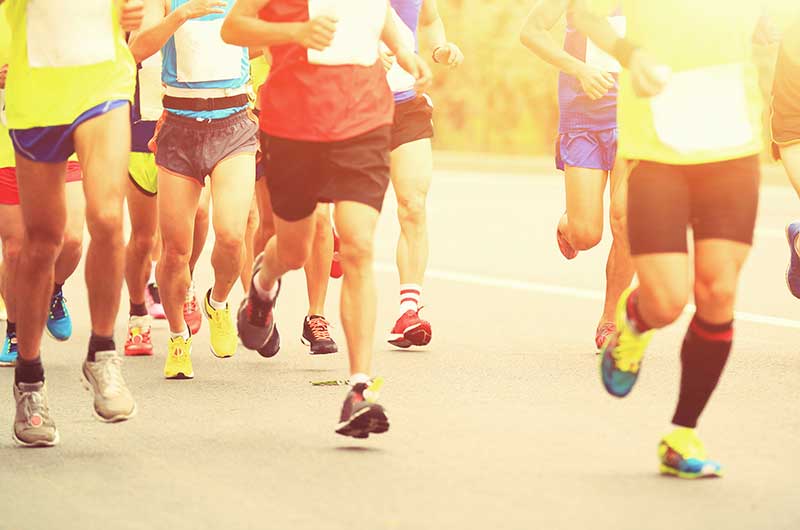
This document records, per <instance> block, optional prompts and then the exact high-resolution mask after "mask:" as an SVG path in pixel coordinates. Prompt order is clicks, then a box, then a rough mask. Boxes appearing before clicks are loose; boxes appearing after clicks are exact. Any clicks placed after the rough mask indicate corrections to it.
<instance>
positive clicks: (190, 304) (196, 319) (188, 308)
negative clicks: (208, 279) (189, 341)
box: [183, 284, 203, 335]
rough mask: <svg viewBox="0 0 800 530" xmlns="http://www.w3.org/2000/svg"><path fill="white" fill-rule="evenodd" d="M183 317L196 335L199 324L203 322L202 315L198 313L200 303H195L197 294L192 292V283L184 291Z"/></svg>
mask: <svg viewBox="0 0 800 530" xmlns="http://www.w3.org/2000/svg"><path fill="white" fill-rule="evenodd" d="M183 319H184V320H185V321H186V325H187V326H189V331H191V332H192V335H197V332H198V331H200V326H201V325H202V324H203V315H202V313H200V305H199V304H198V303H197V296H195V294H194V284H192V286H191V287H190V288H189V291H187V293H186V301H185V302H184V303H183Z"/></svg>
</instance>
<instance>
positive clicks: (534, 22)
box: [519, 0, 586, 77]
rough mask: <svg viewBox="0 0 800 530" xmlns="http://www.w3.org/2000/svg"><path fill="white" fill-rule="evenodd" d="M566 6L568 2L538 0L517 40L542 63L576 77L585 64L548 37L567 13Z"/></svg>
mask: <svg viewBox="0 0 800 530" xmlns="http://www.w3.org/2000/svg"><path fill="white" fill-rule="evenodd" d="M568 4H569V0H538V2H537V3H536V5H535V6H533V9H531V12H530V13H528V17H527V18H526V19H525V24H524V25H523V26H522V30H521V31H520V33H519V40H520V42H521V43H522V45H523V46H525V47H526V48H528V49H529V50H530V51H532V52H533V53H535V54H536V55H537V56H539V57H540V58H541V59H542V60H543V61H546V62H547V63H549V64H551V65H553V66H555V67H556V68H558V69H559V70H560V71H562V72H564V73H567V74H569V75H572V76H575V77H577V75H578V72H579V71H580V70H581V69H582V68H584V67H585V66H586V63H584V62H583V61H581V60H579V59H577V58H576V57H573V56H572V55H570V54H569V53H567V52H566V51H564V50H563V49H562V48H561V46H559V45H558V44H557V43H556V42H555V40H553V37H552V36H551V35H550V30H551V29H553V26H555V24H556V22H558V20H559V19H560V18H561V17H562V16H563V15H564V13H566V12H567V6H568Z"/></svg>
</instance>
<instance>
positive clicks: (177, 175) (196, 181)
mask: <svg viewBox="0 0 800 530" xmlns="http://www.w3.org/2000/svg"><path fill="white" fill-rule="evenodd" d="M156 167H157V168H158V169H160V170H162V171H163V172H165V173H167V174H169V175H172V176H173V177H178V178H182V179H186V180H190V181H192V182H194V183H195V184H197V185H198V186H200V187H201V188H204V187H205V186H206V179H205V177H203V181H202V182H200V181H199V180H197V179H196V178H194V177H192V176H189V175H184V174H182V173H178V172H177V171H172V170H171V169H168V168H166V167H164V166H161V165H158V164H156Z"/></svg>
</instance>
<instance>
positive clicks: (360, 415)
mask: <svg viewBox="0 0 800 530" xmlns="http://www.w3.org/2000/svg"><path fill="white" fill-rule="evenodd" d="M388 430H389V419H388V418H387V417H386V413H385V412H384V411H383V408H382V407H380V406H370V407H365V408H363V409H361V410H360V411H358V412H357V413H356V414H355V415H353V416H352V417H351V418H350V419H349V420H348V421H346V422H341V423H339V425H338V427H337V428H336V434H341V435H342V436H350V437H352V438H360V439H363V438H369V435H370V434H382V433H385V432H386V431H388Z"/></svg>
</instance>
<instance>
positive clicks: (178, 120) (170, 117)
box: [165, 109, 248, 131]
mask: <svg viewBox="0 0 800 530" xmlns="http://www.w3.org/2000/svg"><path fill="white" fill-rule="evenodd" d="M247 113H248V109H244V110H240V111H239V112H237V113H236V114H231V115H230V116H228V117H226V118H219V119H213V118H210V119H207V120H200V119H197V118H190V117H188V116H179V115H178V114H174V113H172V112H170V111H167V117H166V119H165V121H166V122H170V123H174V124H176V125H179V126H181V127H185V128H187V129H195V130H198V131H206V130H209V129H211V130H214V129H224V128H225V127H230V126H231V125H235V124H236V123H238V122H241V121H242V119H248V118H247Z"/></svg>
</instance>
